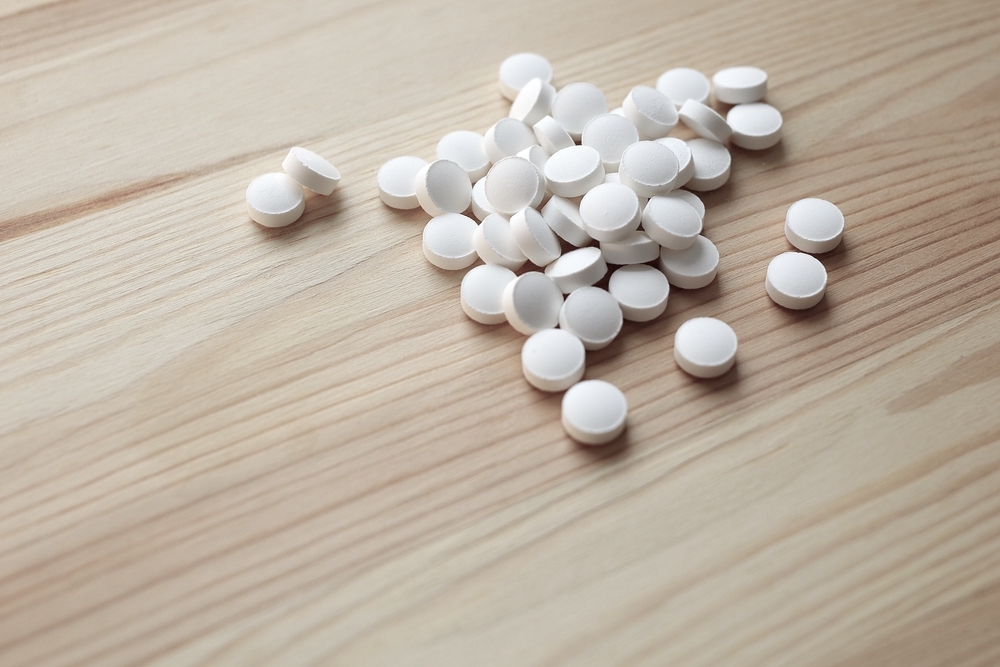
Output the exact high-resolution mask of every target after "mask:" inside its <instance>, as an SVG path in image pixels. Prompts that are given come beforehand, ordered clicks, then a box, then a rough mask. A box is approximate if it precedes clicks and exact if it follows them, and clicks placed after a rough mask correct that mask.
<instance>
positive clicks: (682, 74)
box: [656, 67, 712, 109]
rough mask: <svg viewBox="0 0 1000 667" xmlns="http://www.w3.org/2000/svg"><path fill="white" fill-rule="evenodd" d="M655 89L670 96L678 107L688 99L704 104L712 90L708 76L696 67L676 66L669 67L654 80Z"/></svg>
mask: <svg viewBox="0 0 1000 667" xmlns="http://www.w3.org/2000/svg"><path fill="white" fill-rule="evenodd" d="M656 89H657V90H658V91H660V92H661V93H663V94H664V95H666V96H667V97H669V98H670V101H671V102H673V103H674V106H675V107H677V108H678V109H679V108H681V106H683V105H684V103H685V102H687V101H688V100H696V101H698V102H701V103H702V104H704V103H705V102H707V101H708V95H709V93H710V92H712V84H711V83H710V82H709V80H708V77H707V76H705V75H704V74H702V73H701V72H699V71H698V70H696V69H691V68H689V67H676V68H674V69H669V70H667V71H666V72H664V73H663V74H661V75H660V78H659V79H657V80H656Z"/></svg>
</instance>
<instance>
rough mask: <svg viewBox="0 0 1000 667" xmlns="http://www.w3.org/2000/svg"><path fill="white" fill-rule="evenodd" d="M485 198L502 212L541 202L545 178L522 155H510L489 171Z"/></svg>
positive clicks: (511, 213)
mask: <svg viewBox="0 0 1000 667" xmlns="http://www.w3.org/2000/svg"><path fill="white" fill-rule="evenodd" d="M485 191H486V201H487V202H489V205H490V206H491V207H493V210H494V211H496V212H497V213H499V214H500V215H505V216H511V215H514V214H515V213H517V212H518V211H520V210H522V209H524V208H527V207H530V206H538V204H539V203H541V201H542V197H543V196H544V195H545V178H544V177H543V176H542V175H541V174H540V173H539V172H538V168H537V167H535V165H533V164H532V163H531V160H526V159H524V158H523V157H517V156H514V157H508V158H504V159H502V160H500V161H499V162H497V163H496V164H495V165H493V166H492V167H491V168H490V171H489V173H488V174H487V175H486V186H485Z"/></svg>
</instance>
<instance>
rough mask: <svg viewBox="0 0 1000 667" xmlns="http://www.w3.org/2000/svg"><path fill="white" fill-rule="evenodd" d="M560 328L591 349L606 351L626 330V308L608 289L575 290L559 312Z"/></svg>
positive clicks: (589, 288)
mask: <svg viewBox="0 0 1000 667" xmlns="http://www.w3.org/2000/svg"><path fill="white" fill-rule="evenodd" d="M559 326H560V328H562V329H565V330H566V331H569V332H570V333H572V334H574V335H576V336H577V337H578V338H579V339H580V340H581V341H583V346H584V347H585V348H587V349H588V350H602V349H604V348H606V347H607V346H608V345H610V344H611V341H613V340H614V339H615V338H616V337H617V336H618V333H619V332H620V331H621V330H622V309H621V307H620V306H619V305H618V301H617V300H615V298H614V297H613V296H611V295H610V294H609V293H608V292H607V291H606V290H602V289H601V288H600V287H581V288H580V289H577V290H573V292H572V293H570V295H569V296H567V297H566V301H565V302H564V303H563V306H562V310H560V311H559Z"/></svg>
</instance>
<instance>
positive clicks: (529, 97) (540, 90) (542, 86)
mask: <svg viewBox="0 0 1000 667" xmlns="http://www.w3.org/2000/svg"><path fill="white" fill-rule="evenodd" d="M555 96H556V89H555V88H553V87H552V86H551V84H549V83H547V82H545V81H542V80H541V79H532V80H531V81H529V82H528V83H526V84H524V87H523V88H521V92H519V93H518V94H517V97H516V98H514V102H513V103H512V104H511V105H510V113H509V114H508V115H507V117H508V118H516V119H517V120H519V121H521V122H522V123H524V124H525V125H534V124H535V123H537V122H538V121H540V120H541V119H542V118H544V117H545V116H548V115H549V111H551V110H552V100H553V98H555Z"/></svg>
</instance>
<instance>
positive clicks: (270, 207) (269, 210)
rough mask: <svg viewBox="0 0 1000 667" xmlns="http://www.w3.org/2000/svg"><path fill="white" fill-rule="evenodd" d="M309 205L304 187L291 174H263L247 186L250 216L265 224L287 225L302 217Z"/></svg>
mask: <svg viewBox="0 0 1000 667" xmlns="http://www.w3.org/2000/svg"><path fill="white" fill-rule="evenodd" d="M305 208H306V198H305V192H303V191H302V186H301V185H299V184H298V183H297V182H296V181H295V179H293V178H292V177H291V176H289V175H288V174H283V173H280V172H275V173H272V174H264V175H263V176H258V177H257V178H255V179H253V180H252V181H250V185H249V187H247V210H248V211H249V213H250V219H251V220H253V221H254V222H256V223H257V224H259V225H263V226H264V227H285V226H286V225H290V224H292V223H293V222H295V221H296V220H298V219H299V218H301V217H302V212H303V211H305Z"/></svg>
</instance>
